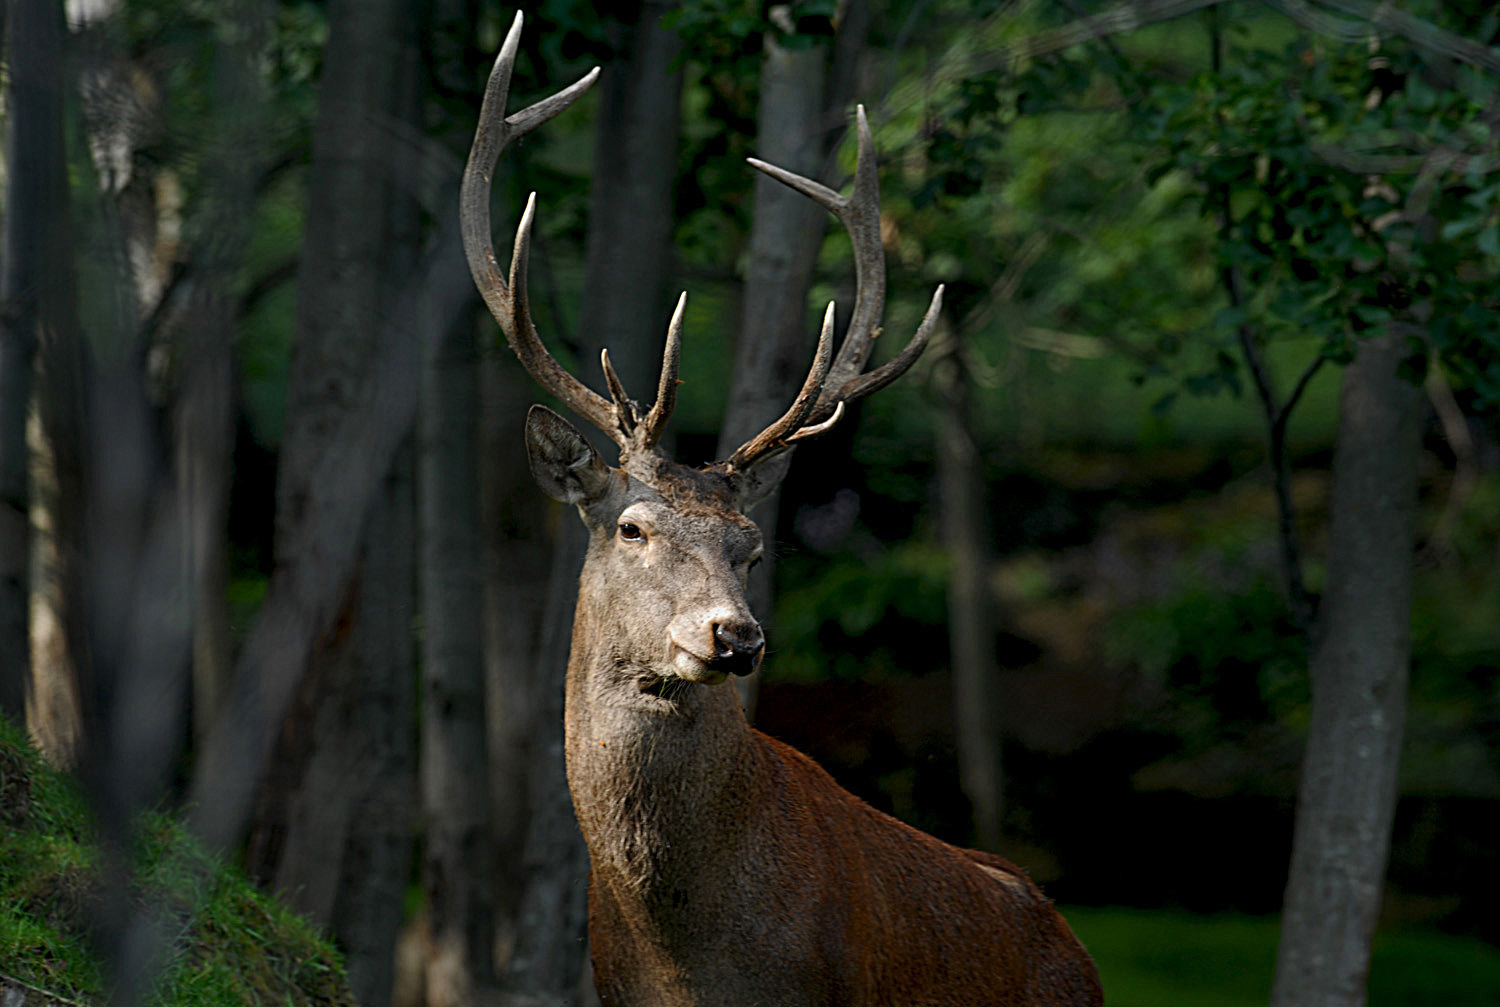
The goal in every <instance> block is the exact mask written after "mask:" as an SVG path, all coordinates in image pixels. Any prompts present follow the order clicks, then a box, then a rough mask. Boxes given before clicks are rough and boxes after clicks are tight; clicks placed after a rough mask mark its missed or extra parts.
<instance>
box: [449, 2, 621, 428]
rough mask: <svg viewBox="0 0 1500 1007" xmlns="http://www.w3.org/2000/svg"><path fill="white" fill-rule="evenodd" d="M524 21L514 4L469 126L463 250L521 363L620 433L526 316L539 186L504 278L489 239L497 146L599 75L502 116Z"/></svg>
mask: <svg viewBox="0 0 1500 1007" xmlns="http://www.w3.org/2000/svg"><path fill="white" fill-rule="evenodd" d="M523 21H524V18H523V16H522V15H521V14H520V13H519V12H517V14H516V18H515V21H513V22H512V23H511V27H510V31H509V32H508V33H507V34H506V36H505V42H504V44H503V45H501V47H500V54H499V55H498V56H497V57H496V58H495V66H494V69H492V70H491V71H490V79H489V83H488V84H486V85H485V89H484V101H483V103H482V104H481V105H480V109H479V124H478V127H477V128H476V129H475V132H474V144H473V146H472V147H471V148H470V150H469V161H468V164H467V165H466V166H465V168H464V177H463V185H462V187H461V188H460V192H459V219H460V222H461V228H462V231H463V239H464V252H465V254H466V255H467V256H468V260H469V271H470V273H472V274H473V276H474V284H475V286H477V287H478V288H479V292H480V294H481V295H483V297H484V301H485V304H486V305H488V306H489V309H490V313H491V314H492V315H494V316H495V320H496V321H497V322H499V323H500V328H501V330H502V331H504V333H505V339H506V342H508V343H509V344H510V348H511V349H512V350H513V351H514V352H515V354H516V356H517V357H518V358H520V361H521V363H522V365H523V366H524V367H525V368H526V370H527V371H528V372H529V373H530V374H531V376H532V377H533V378H535V379H536V381H537V382H538V383H539V384H540V385H541V386H542V387H543V388H545V389H547V391H549V392H551V393H552V394H553V395H555V396H557V397H558V398H559V399H561V400H562V401H563V403H564V404H566V405H567V406H568V408H570V409H572V410H573V411H574V412H576V413H578V415H580V416H582V417H583V418H585V419H587V420H588V421H589V422H590V423H592V424H594V425H595V426H597V427H598V428H599V429H600V430H603V431H604V432H605V433H606V434H608V435H609V436H610V437H612V438H614V439H615V440H617V441H618V440H619V439H620V424H619V421H618V420H617V418H616V409H615V407H614V406H613V404H612V403H610V402H607V401H605V399H604V397H603V396H601V395H599V394H598V393H597V392H595V391H593V390H592V389H590V388H589V387H588V386H587V385H585V384H584V383H583V382H581V381H579V380H578V379H577V378H575V377H573V375H571V374H569V373H568V372H567V371H566V370H565V369H564V368H563V367H562V365H561V364H559V363H558V362H557V361H556V360H555V359H554V358H553V356H552V354H551V353H549V352H548V351H547V348H546V346H544V345H543V344H542V341H541V338H540V337H539V336H538V335H537V332H536V326H535V325H534V324H533V323H532V321H531V312H530V309H529V306H528V303H527V297H526V267H527V257H528V254H529V252H530V248H531V224H532V220H533V218H534V217H535V214H536V193H532V194H531V196H530V197H529V198H528V199H527V201H526V210H525V212H524V213H522V215H521V223H520V226H519V227H517V229H516V240H515V246H514V248H513V250H512V255H511V263H510V282H509V283H507V282H506V280H505V278H504V277H503V276H502V274H501V272H500V266H499V263H498V262H497V261H496V259H495V249H494V244H493V243H492V241H491V239H490V184H491V179H492V177H493V175H494V171H495V163H496V161H498V160H499V157H500V152H501V151H502V150H504V149H505V147H506V146H507V145H508V144H509V143H510V142H511V141H512V140H514V139H515V138H516V137H519V136H524V135H525V134H526V133H528V132H530V131H531V130H533V129H535V128H536V127H538V126H540V125H542V124H543V123H545V122H547V121H548V120H549V119H551V118H553V117H554V116H556V115H557V114H558V113H559V112H561V111H563V110H564V109H566V108H567V107H568V106H569V105H571V104H573V102H574V101H575V100H577V98H578V96H579V95H581V94H583V92H585V91H587V90H588V89H589V88H590V87H591V86H592V85H593V83H594V81H595V80H596V79H597V78H598V76H599V68H598V67H595V68H594V69H592V70H590V71H589V72H588V73H587V74H585V75H584V76H583V77H582V78H581V79H579V80H578V81H576V82H574V83H573V84H571V85H570V86H568V87H566V88H564V89H563V90H561V91H559V92H558V93H557V94H554V95H552V96H551V97H549V98H544V99H543V100H541V101H539V102H537V103H536V104H534V105H531V106H529V107H527V108H524V109H522V110H521V111H519V112H517V113H516V114H514V115H512V116H509V117H506V115H505V103H506V100H507V98H508V97H509V94H510V78H511V71H512V70H513V69H514V67H515V62H516V50H517V49H518V48H519V47H520V43H521V25H522V23H523Z"/></svg>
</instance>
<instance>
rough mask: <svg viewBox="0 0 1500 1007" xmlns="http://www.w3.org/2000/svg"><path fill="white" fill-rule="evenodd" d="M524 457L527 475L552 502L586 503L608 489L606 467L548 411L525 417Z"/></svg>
mask: <svg viewBox="0 0 1500 1007" xmlns="http://www.w3.org/2000/svg"><path fill="white" fill-rule="evenodd" d="M526 458H527V460H528V461H529V462H530V463H531V474H532V476H533V477H534V478H535V479H536V481H537V483H539V484H540V485H541V487H542V490H543V491H544V492H545V493H546V494H547V495H548V496H550V497H552V498H553V499H554V500H561V501H562V502H563V503H569V504H587V503H589V502H591V501H593V500H595V499H597V498H598V497H599V496H600V494H602V493H603V492H604V491H605V489H606V488H607V487H608V486H609V466H608V465H606V464H604V460H603V459H602V458H600V457H599V452H597V451H595V450H594V446H593V445H592V444H590V443H589V442H588V441H587V440H585V439H584V437H583V434H581V433H579V432H578V428H577V427H575V426H573V424H571V423H569V422H568V421H567V420H565V419H563V418H562V417H561V416H559V415H557V414H556V413H554V412H553V411H552V410H550V409H548V408H547V407H546V406H532V407H531V411H530V412H528V413H527V414H526Z"/></svg>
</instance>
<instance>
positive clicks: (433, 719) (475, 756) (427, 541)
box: [417, 317, 494, 1007]
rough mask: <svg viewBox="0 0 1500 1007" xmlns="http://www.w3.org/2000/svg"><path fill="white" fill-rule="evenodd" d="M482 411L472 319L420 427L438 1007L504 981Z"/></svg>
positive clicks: (440, 372)
mask: <svg viewBox="0 0 1500 1007" xmlns="http://www.w3.org/2000/svg"><path fill="white" fill-rule="evenodd" d="M478 407H479V357H478V353H477V347H476V346H475V328H474V324H473V319H472V318H470V317H463V318H460V319H459V321H458V322H457V323H456V324H454V325H450V326H449V327H448V330H447V332H445V333H444V334H443V336H442V338H441V340H440V341H438V342H437V343H436V344H434V345H430V346H429V347H428V352H427V353H426V355H425V359H424V360H423V363H422V398H421V412H420V415H419V417H418V424H417V428H418V464H417V471H418V476H419V483H420V486H419V499H420V508H419V513H420V532H421V534H420V552H419V555H420V563H419V574H420V584H421V597H422V683H423V693H422V744H421V750H422V757H421V791H422V821H423V838H424V845H423V858H422V884H423V889H424V891H425V892H426V895H427V913H428V915H427V919H428V927H429V935H428V937H429V945H428V946H429V957H428V961H427V967H426V976H427V1003H428V1004H429V1005H430V1007H457V1005H463V1004H468V1003H471V1002H473V1000H474V999H475V994H476V992H477V991H479V990H482V989H484V988H486V987H488V986H490V985H491V984H492V983H493V982H494V963H493V955H494V894H493V885H494V876H493V869H492V867H491V856H492V849H491V835H490V828H489V822H490V815H489V802H490V790H489V773H488V762H487V759H486V746H485V681H484V671H485V669H484V639H483V631H482V628H481V618H482V614H483V611H482V610H483V597H482V587H483V579H482V577H481V574H480V565H479V564H480V560H481V558H482V554H481V549H480V535H479V451H478V436H479V425H478Z"/></svg>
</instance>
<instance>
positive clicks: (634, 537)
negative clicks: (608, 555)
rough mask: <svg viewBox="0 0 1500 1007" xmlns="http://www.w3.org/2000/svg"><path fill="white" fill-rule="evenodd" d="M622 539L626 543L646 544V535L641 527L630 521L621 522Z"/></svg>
mask: <svg viewBox="0 0 1500 1007" xmlns="http://www.w3.org/2000/svg"><path fill="white" fill-rule="evenodd" d="M620 539H621V541H624V542H644V541H646V533H645V532H643V531H641V526H640V525H638V524H634V523H632V522H630V521H621V522H620Z"/></svg>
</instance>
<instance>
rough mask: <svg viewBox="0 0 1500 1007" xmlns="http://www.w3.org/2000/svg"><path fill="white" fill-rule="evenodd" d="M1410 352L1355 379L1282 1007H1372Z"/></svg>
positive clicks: (1410, 472) (1380, 353)
mask: <svg viewBox="0 0 1500 1007" xmlns="http://www.w3.org/2000/svg"><path fill="white" fill-rule="evenodd" d="M1407 352H1408V350H1407V347H1406V341H1405V340H1404V339H1403V338H1401V337H1400V336H1398V335H1395V334H1387V335H1384V336H1380V337H1376V338H1373V339H1370V340H1369V341H1367V342H1364V343H1362V344H1361V345H1360V347H1359V352H1358V355H1357V356H1356V357H1355V359H1354V361H1353V363H1351V364H1350V365H1349V366H1348V367H1347V368H1345V371H1344V380H1343V390H1342V394H1341V398H1340V402H1339V430H1338V440H1337V444H1336V446H1335V449H1334V451H1335V453H1334V462H1333V498H1332V501H1331V505H1330V512H1331V518H1330V527H1329V542H1328V572H1327V586H1326V588H1325V590H1324V593H1323V599H1322V603H1321V605H1320V606H1319V613H1318V638H1317V642H1316V645H1315V647H1314V650H1313V657H1312V701H1313V708H1312V726H1311V730H1310V733H1309V736H1308V742H1307V752H1306V755H1305V757H1304V760H1303V766H1302V781H1301V786H1300V788H1299V791H1298V795H1297V820H1296V829H1295V833H1294V836H1293V841H1292V864H1291V871H1290V874H1289V876H1288V879H1287V888H1286V902H1285V908H1284V914H1283V919H1282V931H1281V944H1280V948H1279V950H1278V952H1277V964H1276V980H1275V986H1274V989H1273V992H1272V997H1271V1002H1272V1004H1273V1005H1275V1007H1294V1005H1296V1007H1302V1005H1308V1007H1359V1005H1362V1004H1363V1003H1364V1002H1365V980H1366V977H1367V975H1368V972H1369V966H1370V941H1371V937H1372V936H1373V934H1374V929H1375V923H1376V918H1377V916H1378V914H1379V910H1380V897H1381V890H1382V887H1383V882H1384V877H1385V868H1386V859H1387V855H1388V853H1389V849H1390V836H1391V822H1392V816H1393V814H1394V810H1395V803H1396V783H1397V775H1396V774H1397V768H1398V763H1399V760H1400V754H1401V734H1402V726H1403V723H1404V720H1405V712H1406V687H1407V673H1408V668H1409V665H1410V661H1411V639H1410V621H1411V591H1412V584H1411V577H1412V553H1413V548H1414V518H1415V514H1416V501H1417V478H1418V471H1417V468H1418V461H1419V459H1420V454H1421V422H1422V390H1421V388H1420V387H1419V386H1418V385H1415V384H1413V383H1411V382H1410V381H1407V380H1406V379H1405V378H1403V377H1402V376H1401V375H1400V374H1399V373H1398V367H1399V365H1400V363H1401V361H1402V359H1403V358H1404V357H1405V356H1406V354H1407Z"/></svg>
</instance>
